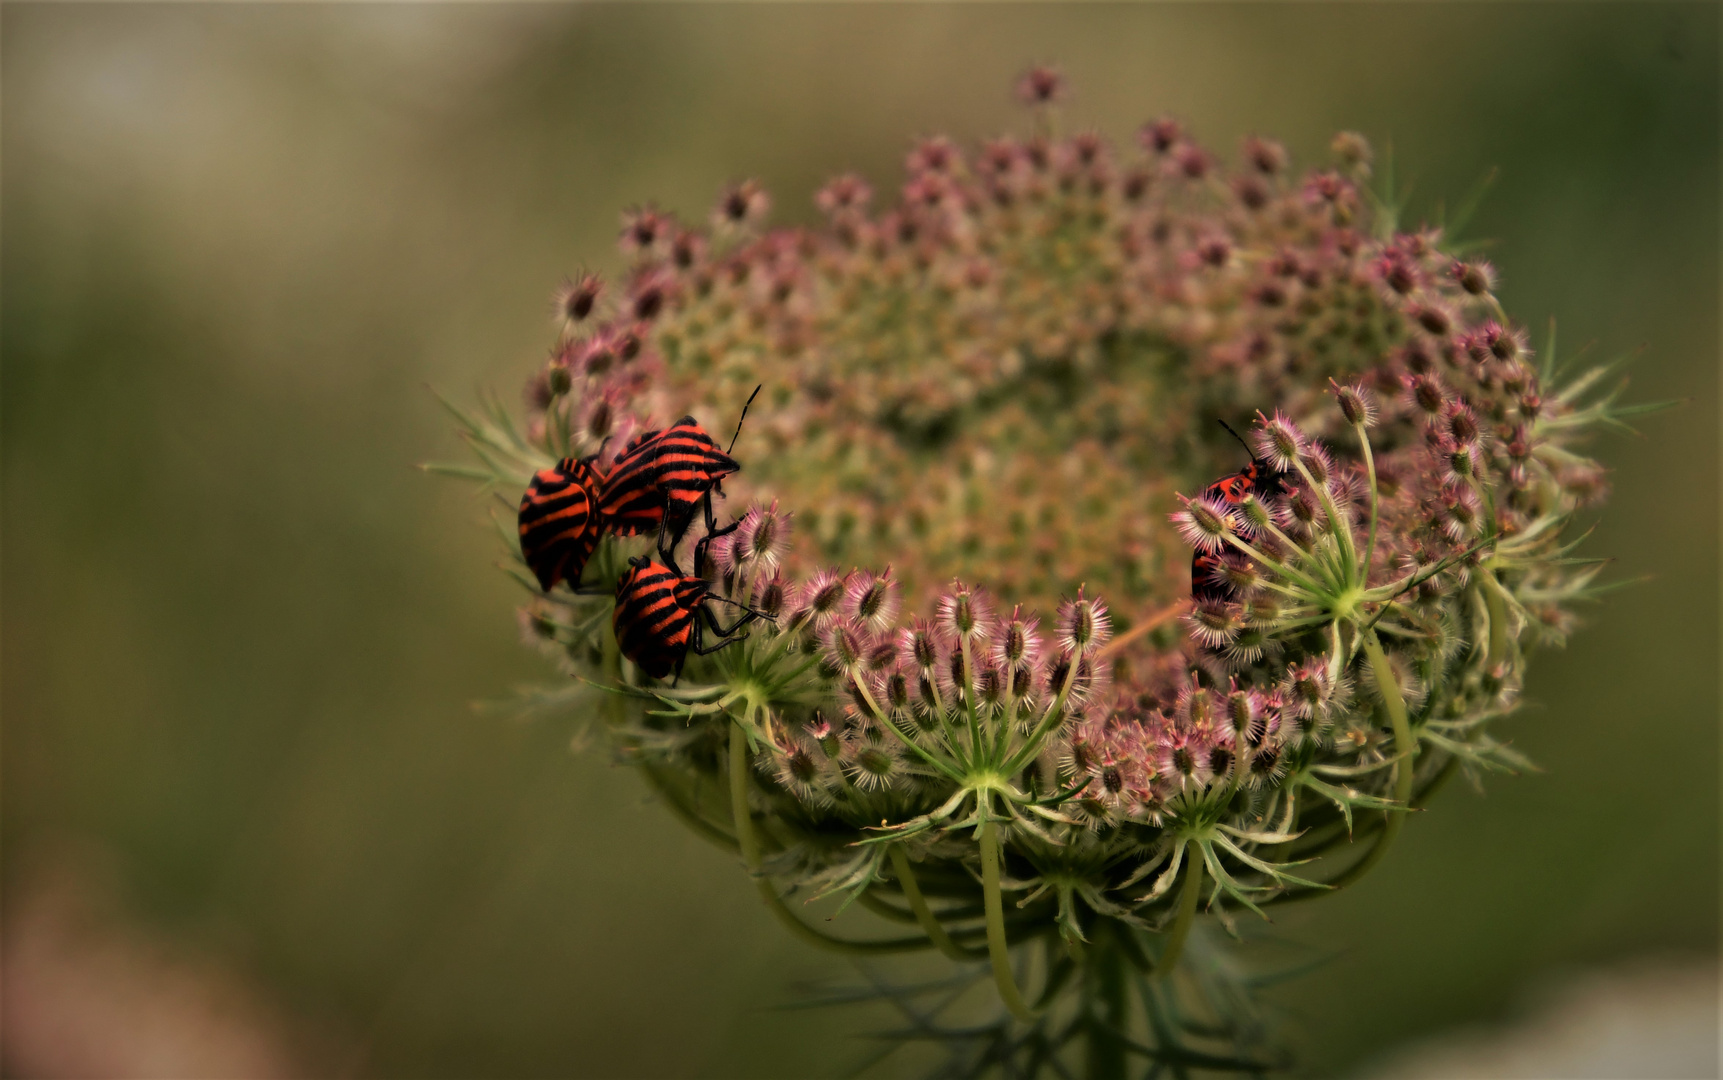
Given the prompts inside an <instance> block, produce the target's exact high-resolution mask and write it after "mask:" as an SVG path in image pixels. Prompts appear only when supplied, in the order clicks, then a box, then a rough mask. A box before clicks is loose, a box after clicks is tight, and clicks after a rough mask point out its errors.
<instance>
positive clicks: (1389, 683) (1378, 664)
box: [1332, 630, 1418, 887]
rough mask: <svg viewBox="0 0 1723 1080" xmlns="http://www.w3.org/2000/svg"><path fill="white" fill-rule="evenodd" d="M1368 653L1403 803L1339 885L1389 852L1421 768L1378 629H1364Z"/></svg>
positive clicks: (1396, 795) (1396, 789) (1399, 799)
mask: <svg viewBox="0 0 1723 1080" xmlns="http://www.w3.org/2000/svg"><path fill="white" fill-rule="evenodd" d="M1364 655H1365V656H1366V657H1368V658H1369V660H1370V670H1371V671H1372V672H1374V673H1375V675H1376V687H1377V690H1378V691H1379V692H1380V693H1381V694H1382V706H1383V708H1385V709H1386V710H1387V711H1388V722H1389V724H1391V725H1392V726H1393V728H1394V753H1395V755H1396V756H1398V758H1399V760H1398V761H1396V762H1395V763H1394V801H1395V802H1397V803H1399V804H1400V806H1399V808H1398V809H1395V810H1389V811H1388V812H1387V814H1388V818H1387V821H1386V822H1384V824H1383V827H1382V835H1381V836H1380V837H1378V838H1377V840H1376V844H1375V846H1374V847H1372V848H1371V849H1370V853H1369V854H1368V855H1366V856H1364V858H1362V859H1360V860H1359V861H1358V862H1357V864H1356V865H1354V866H1353V867H1352V868H1351V869H1350V870H1348V871H1346V873H1344V874H1342V875H1340V877H1338V878H1336V879H1335V880H1334V882H1333V883H1332V884H1334V885H1335V886H1336V887H1344V886H1345V885H1349V884H1351V883H1352V882H1353V881H1356V880H1357V879H1358V878H1361V877H1363V876H1364V875H1365V874H1366V873H1367V872H1368V871H1369V870H1370V868H1371V867H1373V866H1375V865H1376V864H1377V863H1378V862H1381V861H1382V856H1384V855H1386V854H1387V853H1388V848H1389V847H1390V846H1392V845H1393V843H1394V839H1395V837H1397V836H1399V835H1400V827H1401V826H1402V825H1403V824H1405V821H1406V808H1407V805H1408V804H1409V803H1410V802H1411V800H1412V778H1413V775H1414V774H1415V773H1416V772H1417V766H1416V756H1417V753H1418V744H1417V742H1416V741H1414V740H1413V738H1412V725H1411V722H1410V721H1409V720H1408V719H1407V717H1406V699H1405V698H1403V697H1401V696H1400V681H1399V679H1397V678H1396V677H1395V675H1394V667H1393V665H1392V664H1390V663H1388V654H1387V653H1385V652H1383V651H1382V643H1381V641H1379V640H1377V638H1376V631H1374V630H1366V631H1365V632H1364Z"/></svg>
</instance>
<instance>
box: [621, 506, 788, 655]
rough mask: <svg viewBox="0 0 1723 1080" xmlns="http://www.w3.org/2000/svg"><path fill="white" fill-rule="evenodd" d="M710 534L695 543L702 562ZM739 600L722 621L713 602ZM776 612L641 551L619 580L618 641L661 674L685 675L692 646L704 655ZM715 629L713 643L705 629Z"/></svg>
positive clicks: (697, 559)
mask: <svg viewBox="0 0 1723 1080" xmlns="http://www.w3.org/2000/svg"><path fill="white" fill-rule="evenodd" d="M710 540H711V537H710V536H705V537H702V538H701V539H700V542H699V543H698V544H696V545H695V547H694V566H695V568H696V569H698V568H699V566H700V564H701V560H702V559H703V558H704V557H705V555H706V545H707V543H708V542H709V541H710ZM714 600H715V601H719V602H722V603H726V604H733V605H735V606H736V607H739V608H741V609H742V614H741V616H739V617H738V618H737V619H736V621H735V622H733V623H731V624H730V625H729V626H727V627H726V626H721V625H719V623H718V617H717V616H716V615H714V614H712V609H711V608H709V607H707V606H706V605H707V603H708V602H710V601H714ZM770 618H771V616H769V615H766V614H765V613H763V612H759V611H755V610H754V609H753V608H750V607H746V606H744V605H742V604H737V603H736V602H735V601H734V600H726V599H725V598H724V597H721V596H717V595H714V594H713V592H712V590H711V586H710V585H709V584H708V583H707V581H706V580H705V579H704V578H699V577H690V576H688V575H686V574H683V573H682V572H681V571H680V570H678V569H677V568H676V565H675V563H674V562H673V561H672V562H670V564H669V565H665V564H664V563H661V562H658V561H657V560H655V559H650V558H647V557H646V556H644V555H637V556H635V557H634V558H632V559H629V560H628V571H627V572H626V573H624V574H623V575H622V579H621V580H620V581H618V582H617V583H616V610H615V613H614V614H613V615H612V616H611V626H612V628H613V629H614V630H615V632H616V644H617V647H618V648H619V649H621V651H622V655H624V656H626V657H628V659H630V660H632V661H634V663H635V665H636V666H637V667H639V668H640V670H642V671H644V672H646V674H648V675H650V676H652V677H653V678H655V679H662V678H664V677H665V676H666V675H669V674H671V672H675V678H676V679H680V678H681V677H682V664H683V663H684V662H685V661H686V660H687V659H688V653H689V651H690V650H692V651H693V652H695V653H696V654H698V655H700V656H705V655H707V654H709V653H714V652H717V651H718V650H719V649H722V648H723V647H724V646H726V645H729V644H731V643H733V642H736V641H739V640H741V637H740V635H739V634H737V631H739V630H740V629H741V628H742V627H744V626H746V625H748V624H749V623H751V622H753V621H754V620H755V619H770ZM707 629H710V630H711V631H712V632H713V633H714V634H716V635H717V637H718V640H717V641H715V642H713V643H712V644H710V645H708V644H706V643H705V638H704V631H705V630H707Z"/></svg>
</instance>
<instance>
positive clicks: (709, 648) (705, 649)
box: [689, 637, 742, 656]
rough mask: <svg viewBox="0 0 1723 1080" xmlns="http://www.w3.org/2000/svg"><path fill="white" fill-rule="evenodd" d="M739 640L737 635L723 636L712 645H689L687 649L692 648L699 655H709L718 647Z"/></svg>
mask: <svg viewBox="0 0 1723 1080" xmlns="http://www.w3.org/2000/svg"><path fill="white" fill-rule="evenodd" d="M741 640H742V639H741V638H739V637H727V638H724V639H723V640H722V641H719V642H716V643H714V644H712V645H690V646H689V649H690V650H692V651H693V652H697V653H699V654H700V655H701V656H711V655H712V654H713V653H715V652H717V651H718V650H719V649H722V648H723V647H724V646H726V645H734V644H736V642H738V641H741Z"/></svg>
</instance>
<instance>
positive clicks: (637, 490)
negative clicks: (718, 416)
mask: <svg viewBox="0 0 1723 1080" xmlns="http://www.w3.org/2000/svg"><path fill="white" fill-rule="evenodd" d="M759 393H760V388H759V387H757V386H756V387H755V388H754V393H753V394H751V395H749V397H748V402H747V404H745V405H743V406H742V416H741V418H740V419H738V420H737V421H736V435H737V436H739V435H741V433H742V421H743V420H746V419H747V418H748V405H751V404H753V402H754V398H755V397H756V396H758V395H759ZM735 446H736V437H735V436H732V437H731V439H730V448H731V449H735ZM741 467H742V466H741V464H740V463H738V462H737V461H736V459H735V458H733V457H731V456H730V454H729V451H727V450H720V449H718V444H717V443H715V442H713V441H712V436H710V435H708V434H707V433H706V429H705V428H703V427H701V426H700V424H699V423H698V422H697V421H696V420H695V419H694V418H693V417H692V416H684V417H683V418H682V419H680V420H678V421H677V422H676V423H675V424H673V425H671V426H670V427H667V428H664V429H663V430H661V431H648V432H646V433H645V434H644V435H641V436H640V437H639V438H636V439H634V440H633V441H632V442H630V443H629V444H628V446H627V447H626V448H624V449H623V451H622V453H620V454H618V455H617V456H616V460H615V462H613V463H612V465H611V468H610V474H609V475H608V476H607V477H606V478H605V480H604V487H603V491H602V492H601V494H600V495H599V500H598V505H599V513H600V515H601V517H602V518H603V520H604V522H605V524H606V527H607V528H609V529H611V530H613V531H614V532H615V533H616V535H618V536H638V535H639V534H641V533H644V532H647V531H649V530H652V529H657V530H659V535H658V550H659V552H660V553H661V554H664V553H667V552H670V551H673V550H675V547H676V544H677V542H678V541H680V540H681V539H682V534H683V533H685V532H687V531H688V526H689V525H690V524H691V523H692V522H693V520H694V512H695V509H696V508H697V507H704V509H705V513H706V530H707V532H708V533H720V535H721V531H720V530H719V529H718V527H717V526H718V522H717V518H716V516H715V515H714V514H713V512H712V493H713V492H718V493H719V494H723V487H722V485H723V482H724V478H725V477H726V476H729V475H730V474H731V473H733V472H736V471H738V470H739V469H741ZM728 528H729V529H733V528H735V525H733V524H732V525H730V526H729V527H728ZM723 531H728V529H726V530H723Z"/></svg>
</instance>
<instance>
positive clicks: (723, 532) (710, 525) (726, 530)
mask: <svg viewBox="0 0 1723 1080" xmlns="http://www.w3.org/2000/svg"><path fill="white" fill-rule="evenodd" d="M717 490H718V485H717V484H713V485H712V486H711V487H709V488H707V489H706V493H705V494H704V495H703V496H701V498H700V505H701V508H702V509H703V510H705V512H706V535H707V536H728V535H729V534H730V533H733V532H735V531H736V530H737V529H738V528H740V527H741V524H742V522H741V521H740V520H739V519H738V520H736V521H732V522H730V524H728V525H726V526H724V527H723V528H722V529H720V528H719V527H718V514H717V512H716V511H714V510H713V509H712V492H714V491H717Z"/></svg>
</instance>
